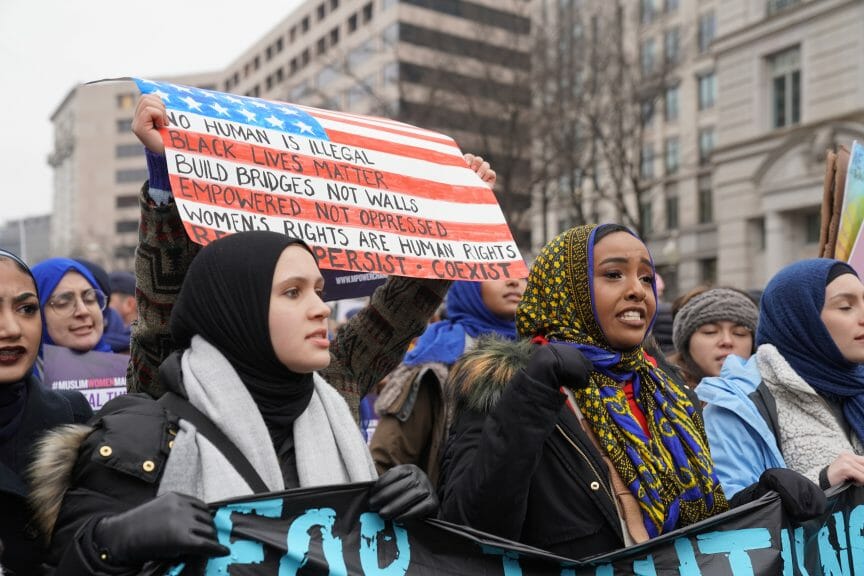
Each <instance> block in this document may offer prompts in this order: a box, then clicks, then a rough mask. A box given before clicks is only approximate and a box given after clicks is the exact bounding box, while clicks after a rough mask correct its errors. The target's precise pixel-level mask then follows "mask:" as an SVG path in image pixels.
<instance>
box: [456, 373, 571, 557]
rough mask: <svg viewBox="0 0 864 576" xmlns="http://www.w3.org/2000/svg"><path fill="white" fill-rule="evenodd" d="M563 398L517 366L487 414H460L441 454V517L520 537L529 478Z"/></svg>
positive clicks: (514, 537)
mask: <svg viewBox="0 0 864 576" xmlns="http://www.w3.org/2000/svg"><path fill="white" fill-rule="evenodd" d="M565 399H566V396H565V395H564V394H562V393H561V392H560V391H559V390H557V389H553V388H551V387H550V386H548V385H545V384H543V383H541V382H538V381H536V380H533V379H531V378H529V377H528V376H527V375H526V374H525V372H524V371H522V370H520V371H518V372H517V373H516V375H515V376H514V377H513V379H512V380H511V381H510V384H509V386H508V388H507V389H506V390H505V391H504V393H503V394H502V396H501V399H500V400H499V401H498V403H497V404H496V406H495V408H494V410H493V411H492V412H491V413H490V414H489V416H487V417H484V416H483V415H482V414H479V413H477V412H464V413H462V414H461V415H460V416H459V418H458V420H457V421H456V422H455V423H454V426H453V428H452V430H451V438H450V441H449V442H448V444H447V449H446V453H445V456H444V467H445V468H446V470H445V471H444V478H443V481H442V482H443V484H442V492H441V496H442V502H441V512H440V516H441V518H442V519H444V520H447V521H449V522H454V523H457V524H464V525H467V526H470V527H471V528H475V529H477V530H482V531H484V532H489V533H491V534H496V535H498V536H502V537H504V538H508V539H511V540H521V538H520V536H521V533H522V525H523V522H524V520H525V513H526V509H527V506H528V496H529V491H530V486H531V482H532V478H533V476H534V473H535V472H536V470H537V468H538V466H539V463H540V459H541V457H542V456H543V452H544V449H543V446H544V444H545V442H546V440H547V439H548V438H549V436H550V434H552V432H553V431H554V430H555V423H556V420H557V416H558V413H559V412H560V411H561V408H562V407H563V405H564V401H565Z"/></svg>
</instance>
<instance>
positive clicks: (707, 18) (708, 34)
mask: <svg viewBox="0 0 864 576" xmlns="http://www.w3.org/2000/svg"><path fill="white" fill-rule="evenodd" d="M716 34H717V21H716V19H715V17H714V11H713V10H711V11H710V12H706V13H705V14H702V15H701V16H699V33H698V37H697V39H696V40H697V43H698V44H699V53H700V54H704V53H705V52H707V51H708V49H709V48H710V47H711V42H713V41H714V36H715V35H716Z"/></svg>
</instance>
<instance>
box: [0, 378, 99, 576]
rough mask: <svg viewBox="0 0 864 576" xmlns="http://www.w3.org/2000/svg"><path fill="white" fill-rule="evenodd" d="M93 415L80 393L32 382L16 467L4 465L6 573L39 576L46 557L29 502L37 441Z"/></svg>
mask: <svg viewBox="0 0 864 576" xmlns="http://www.w3.org/2000/svg"><path fill="white" fill-rule="evenodd" d="M92 413H93V412H92V410H91V409H90V404H89V403H88V402H87V399H86V398H84V396H82V395H81V394H80V393H79V392H76V391H52V390H46V389H45V388H43V387H42V385H41V384H40V383H39V382H38V381H36V380H35V379H34V378H30V379H28V381H27V402H26V404H25V406H24V417H23V419H22V420H21V425H20V428H19V429H18V432H17V434H16V435H15V439H14V442H15V453H16V461H15V462H14V464H13V467H9V466H6V465H4V464H3V463H0V541H2V542H3V548H4V550H3V554H2V557H0V565H2V566H3V568H4V570H5V571H6V572H5V573H6V574H9V575H13V574H14V575H20V576H25V575H26V576H31V575H34V574H38V573H39V568H38V566H39V564H40V563H41V561H42V558H43V557H44V554H45V550H44V549H43V545H44V539H43V538H42V537H40V534H39V531H38V529H37V528H36V525H35V523H34V520H33V513H32V511H31V509H30V507H29V505H28V503H27V498H28V492H29V490H28V486H27V483H26V479H25V477H24V476H25V474H26V472H25V471H26V470H27V467H28V466H29V465H30V461H31V459H32V457H33V456H34V452H33V448H34V446H35V445H36V442H37V441H38V440H39V438H40V437H41V436H42V435H43V434H44V433H45V432H46V431H48V430H50V429H51V428H54V427H56V426H60V425H62V424H76V423H80V422H86V421H87V420H88V419H89V418H90V416H91V415H92Z"/></svg>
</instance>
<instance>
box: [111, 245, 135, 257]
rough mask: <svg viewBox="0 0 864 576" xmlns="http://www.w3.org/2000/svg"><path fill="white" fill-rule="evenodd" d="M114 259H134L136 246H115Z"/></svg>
mask: <svg viewBox="0 0 864 576" xmlns="http://www.w3.org/2000/svg"><path fill="white" fill-rule="evenodd" d="M114 257H115V258H134V257H135V246H134V245H132V246H115V247H114Z"/></svg>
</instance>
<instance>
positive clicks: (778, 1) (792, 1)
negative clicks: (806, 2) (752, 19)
mask: <svg viewBox="0 0 864 576" xmlns="http://www.w3.org/2000/svg"><path fill="white" fill-rule="evenodd" d="M800 3H801V0H768V16H771V15H772V14H775V13H777V12H780V11H781V10H785V9H787V8H791V7H792V6H795V5H796V4H800Z"/></svg>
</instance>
